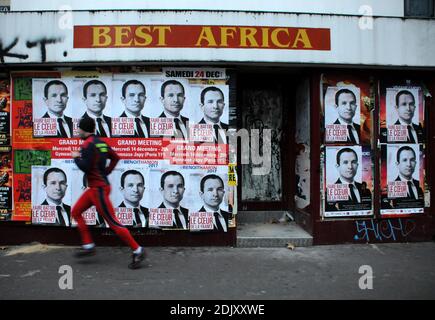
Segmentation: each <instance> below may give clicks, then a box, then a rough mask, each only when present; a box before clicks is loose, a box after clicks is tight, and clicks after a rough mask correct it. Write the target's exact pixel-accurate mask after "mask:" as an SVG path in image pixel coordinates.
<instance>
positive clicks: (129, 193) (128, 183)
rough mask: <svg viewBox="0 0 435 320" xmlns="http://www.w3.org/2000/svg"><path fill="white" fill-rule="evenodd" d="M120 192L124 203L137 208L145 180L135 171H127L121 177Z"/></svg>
mask: <svg viewBox="0 0 435 320" xmlns="http://www.w3.org/2000/svg"><path fill="white" fill-rule="evenodd" d="M120 190H121V192H122V194H123V196H124V201H125V202H126V203H127V204H129V205H131V206H133V207H138V206H139V203H140V201H141V200H142V197H143V193H144V191H145V179H144V177H143V175H142V173H140V172H139V171H137V170H127V171H125V172H124V173H123V174H122V175H121V187H120Z"/></svg>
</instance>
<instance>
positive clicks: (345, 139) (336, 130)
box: [324, 86, 361, 145]
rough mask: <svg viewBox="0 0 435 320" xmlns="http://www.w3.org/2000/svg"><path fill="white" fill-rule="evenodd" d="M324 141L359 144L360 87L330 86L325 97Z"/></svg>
mask: <svg viewBox="0 0 435 320" xmlns="http://www.w3.org/2000/svg"><path fill="white" fill-rule="evenodd" d="M324 106H325V142H326V143H332V142H339V143H343V144H350V145H359V144H361V126H360V116H361V107H360V89H359V88H358V87H355V86H330V87H328V88H327V89H326V93H325V98H324Z"/></svg>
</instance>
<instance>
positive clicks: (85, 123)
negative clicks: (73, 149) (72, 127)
mask: <svg viewBox="0 0 435 320" xmlns="http://www.w3.org/2000/svg"><path fill="white" fill-rule="evenodd" d="M78 132H79V136H80V138H82V139H85V138H87V137H88V136H90V135H91V134H93V133H94V132H95V120H94V119H93V118H90V117H86V118H85V117H83V118H81V119H80V121H79V125H78Z"/></svg>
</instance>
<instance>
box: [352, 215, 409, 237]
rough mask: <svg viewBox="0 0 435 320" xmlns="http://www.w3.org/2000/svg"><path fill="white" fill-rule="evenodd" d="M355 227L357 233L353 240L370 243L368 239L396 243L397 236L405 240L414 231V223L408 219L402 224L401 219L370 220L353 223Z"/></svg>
mask: <svg viewBox="0 0 435 320" xmlns="http://www.w3.org/2000/svg"><path fill="white" fill-rule="evenodd" d="M355 225H356V232H357V233H356V235H355V236H354V237H353V238H354V240H355V241H360V240H365V241H367V242H368V241H370V239H372V240H378V241H383V240H393V241H396V240H397V237H398V236H402V237H403V238H405V237H407V236H408V235H410V234H411V233H412V232H413V231H414V229H415V221H414V220H409V219H406V220H405V222H403V221H402V219H386V220H380V221H375V220H373V219H371V220H364V221H355ZM370 237H372V238H370ZM373 237H374V238H373Z"/></svg>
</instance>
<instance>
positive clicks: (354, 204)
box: [325, 146, 373, 217]
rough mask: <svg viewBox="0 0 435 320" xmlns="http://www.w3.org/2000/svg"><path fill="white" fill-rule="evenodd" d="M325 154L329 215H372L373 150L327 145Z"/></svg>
mask: <svg viewBox="0 0 435 320" xmlns="http://www.w3.org/2000/svg"><path fill="white" fill-rule="evenodd" d="M325 155H326V156H325V217H342V216H368V215H372V214H373V212H372V190H373V181H372V180H373V179H372V171H371V170H372V169H371V156H370V150H369V149H368V148H363V147H360V146H353V147H326V152H325Z"/></svg>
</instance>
